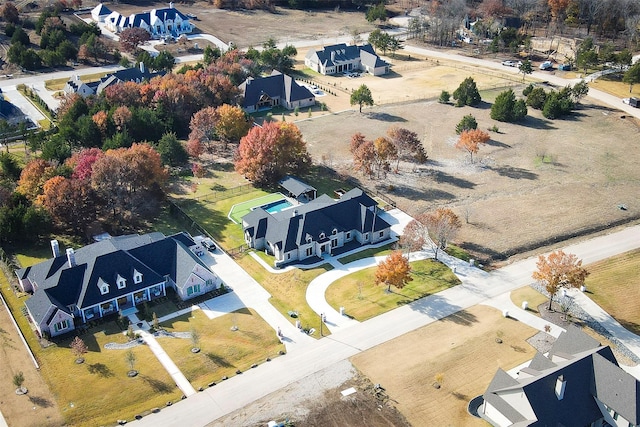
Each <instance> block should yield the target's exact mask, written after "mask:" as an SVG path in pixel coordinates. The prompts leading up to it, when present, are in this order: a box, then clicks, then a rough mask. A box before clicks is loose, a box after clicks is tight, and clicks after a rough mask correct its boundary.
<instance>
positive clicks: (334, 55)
mask: <svg viewBox="0 0 640 427" xmlns="http://www.w3.org/2000/svg"><path fill="white" fill-rule="evenodd" d="M331 60H332V61H335V60H336V51H335V50H334V51H333V52H331Z"/></svg>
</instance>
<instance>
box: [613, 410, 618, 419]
mask: <svg viewBox="0 0 640 427" xmlns="http://www.w3.org/2000/svg"><path fill="white" fill-rule="evenodd" d="M613 419H614V420H616V421H617V420H618V413H617V412H614V413H613Z"/></svg>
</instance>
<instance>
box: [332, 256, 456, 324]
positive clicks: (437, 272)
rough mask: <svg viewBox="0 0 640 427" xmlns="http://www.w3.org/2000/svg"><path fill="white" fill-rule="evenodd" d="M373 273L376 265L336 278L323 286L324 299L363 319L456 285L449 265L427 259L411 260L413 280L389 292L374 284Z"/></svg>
mask: <svg viewBox="0 0 640 427" xmlns="http://www.w3.org/2000/svg"><path fill="white" fill-rule="evenodd" d="M375 272H376V267H371V268H367V269H364V270H360V271H357V272H355V273H351V274H349V275H348V276H346V277H343V278H341V279H339V280H336V281H335V282H334V283H333V284H331V286H329V289H327V292H326V298H327V302H329V304H331V306H332V307H333V308H335V309H336V310H337V309H338V308H339V307H344V308H345V311H346V313H347V314H349V315H350V316H353V317H354V318H355V319H357V320H359V321H364V320H367V319H370V318H372V317H375V316H378V315H380V314H382V313H385V312H387V311H389V310H393V309H394V308H397V307H398V306H401V305H405V304H408V303H410V302H412V301H415V300H417V299H420V298H423V297H425V296H427V295H431V294H435V293H437V292H440V291H442V290H444V289H447V288H450V287H452V286H456V285H458V284H460V280H459V279H458V278H457V277H456V276H455V275H454V274H453V273H452V272H451V270H450V269H449V267H447V266H446V265H444V264H442V263H440V262H437V261H433V260H430V259H429V260H422V261H414V262H412V263H411V277H412V278H413V280H412V281H411V282H409V283H407V284H406V285H405V287H404V288H402V289H396V288H392V289H391V292H389V293H387V292H386V288H387V287H386V286H385V285H376V284H375Z"/></svg>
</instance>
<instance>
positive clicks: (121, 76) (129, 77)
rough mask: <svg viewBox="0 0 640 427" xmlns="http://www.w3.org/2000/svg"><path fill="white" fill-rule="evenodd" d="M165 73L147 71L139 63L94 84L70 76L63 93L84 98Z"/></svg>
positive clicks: (76, 76)
mask: <svg viewBox="0 0 640 427" xmlns="http://www.w3.org/2000/svg"><path fill="white" fill-rule="evenodd" d="M165 74H166V71H164V70H161V71H153V72H152V71H149V70H148V69H147V68H146V67H145V66H144V63H143V62H140V63H139V64H138V66H137V67H131V68H125V69H124V70H118V71H116V72H115V73H109V74H107V75H106V76H104V77H102V78H101V79H100V80H98V81H96V82H89V83H84V82H83V81H82V80H80V76H78V75H75V76H71V78H70V79H69V81H68V82H67V83H66V84H65V85H64V89H63V90H64V91H65V93H69V94H71V93H77V94H78V95H80V96H82V97H83V98H86V97H87V96H90V95H100V94H101V93H102V92H103V91H104V90H105V89H106V88H108V87H109V86H113V85H115V84H118V83H124V82H135V83H142V82H144V81H149V80H151V79H152V78H154V77H156V76H164V75H165Z"/></svg>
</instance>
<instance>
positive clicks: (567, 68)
mask: <svg viewBox="0 0 640 427" xmlns="http://www.w3.org/2000/svg"><path fill="white" fill-rule="evenodd" d="M558 70H560V71H571V64H560V65H558Z"/></svg>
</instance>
